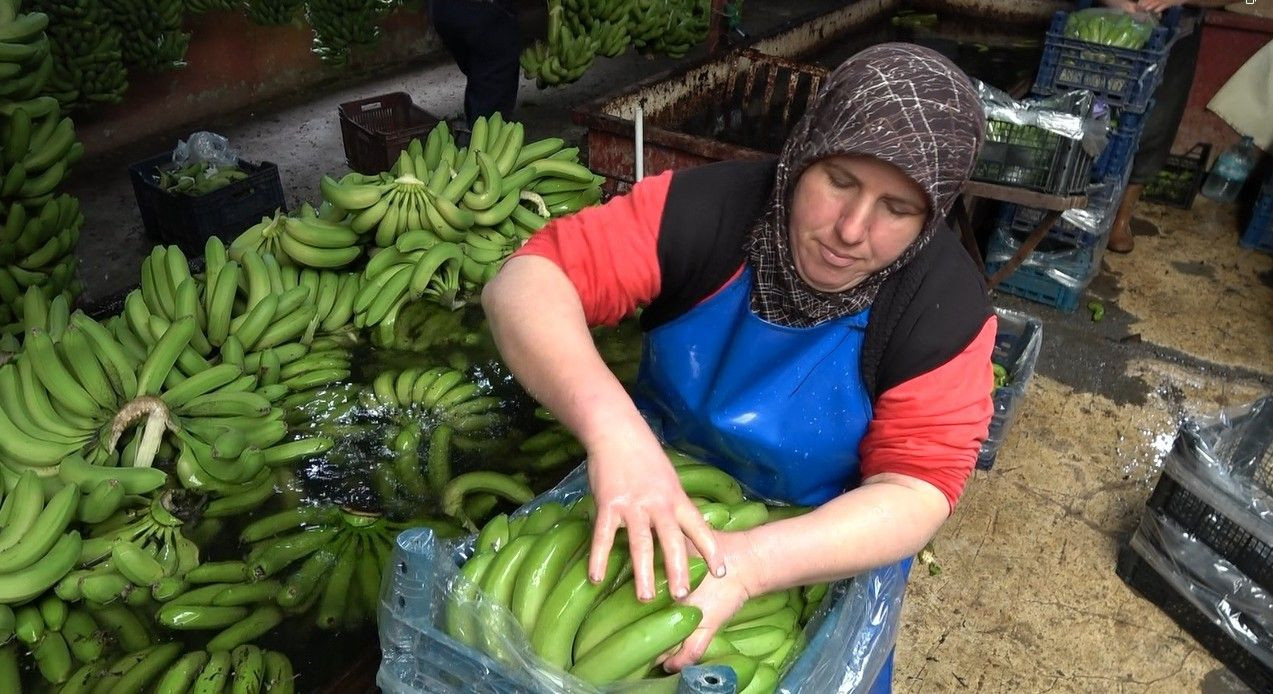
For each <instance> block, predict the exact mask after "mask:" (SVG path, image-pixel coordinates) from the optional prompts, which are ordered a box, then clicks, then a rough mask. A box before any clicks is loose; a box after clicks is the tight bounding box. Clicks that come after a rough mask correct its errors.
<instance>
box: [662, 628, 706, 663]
mask: <svg viewBox="0 0 1273 694" xmlns="http://www.w3.org/2000/svg"><path fill="white" fill-rule="evenodd" d="M718 628H719V625H716V624H713V625H711V626H702V625H699V627H698V628H697V629H695V630H694V633H692V634H690V635H689V637H688V638H686V639H685V642H684V643H682V644H681V647H680V648H678V649H676V651H674V652H673V653H672V654H671V655H669V656H667V658H666V659H664V660H663V669H664V670H667V671H668V672H680V671H681V670H682V669H683V668H686V667H689V666H690V665H693V664H694V663H697V662H698V661H699V660H702V658H703V653H705V652H707V644H709V643H711V640H712V637H713V636H715V635H716V631H717V629H718Z"/></svg>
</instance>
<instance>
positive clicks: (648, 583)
mask: <svg viewBox="0 0 1273 694" xmlns="http://www.w3.org/2000/svg"><path fill="white" fill-rule="evenodd" d="M623 525H624V527H626V528H627V529H628V551H629V552H631V554H632V575H633V577H634V580H635V583H636V594H637V599H638V600H640V601H641V602H649V601H650V600H653V599H654V535H653V533H651V532H650V518H649V516H647V515H645V512H644V511H643V510H640V509H629V510H628V511H627V513H626V514H625V515H624V518H623Z"/></svg>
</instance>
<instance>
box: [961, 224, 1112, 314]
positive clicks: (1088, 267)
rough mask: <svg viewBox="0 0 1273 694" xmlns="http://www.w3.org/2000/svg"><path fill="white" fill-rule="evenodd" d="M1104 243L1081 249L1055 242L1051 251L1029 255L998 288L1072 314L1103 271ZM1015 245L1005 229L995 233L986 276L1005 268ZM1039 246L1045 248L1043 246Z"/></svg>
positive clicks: (987, 262)
mask: <svg viewBox="0 0 1273 694" xmlns="http://www.w3.org/2000/svg"><path fill="white" fill-rule="evenodd" d="M1103 240H1104V237H1102V238H1101V239H1099V240H1098V242H1097V243H1095V244H1092V245H1091V246H1080V247H1068V246H1065V245H1064V244H1060V243H1058V242H1053V244H1049V245H1051V246H1052V247H1051V248H1048V249H1046V250H1036V251H1034V252H1033V253H1031V254H1030V255H1028V256H1026V260H1025V262H1023V263H1022V264H1021V265H1020V266H1019V267H1018V268H1017V269H1016V271H1015V272H1013V273H1012V274H1011V275H1009V276H1008V277H1006V278H1004V280H1003V281H1002V282H1000V283H999V285H998V286H997V287H995V289H996V291H1001V292H1004V293H1007V294H1012V295H1014V296H1019V297H1022V298H1024V299H1029V300H1031V301H1035V302H1038V303H1040V304H1045V305H1047V306H1052V307H1054V308H1057V309H1060V310H1062V311H1067V312H1072V311H1074V309H1076V308H1078V305H1079V297H1080V296H1082V295H1083V290H1084V289H1086V288H1087V285H1088V284H1089V283H1091V281H1092V278H1093V277H1095V276H1096V273H1097V272H1099V271H1100V259H1101V257H1102V256H1103V255H1104V253H1105V244H1104V243H1103ZM1016 243H1017V242H1016V241H1015V240H1013V239H1012V237H1011V236H1010V235H1009V234H1007V233H1005V232H1004V231H1003V230H1000V231H997V232H995V234H994V235H993V236H992V237H991V240H990V247H989V249H988V252H987V254H986V255H987V261H986V274H988V275H993V274H994V273H996V272H998V270H999V268H1001V267H1003V264H1004V263H1005V262H1006V261H1007V259H1008V258H1010V257H1012V255H1013V254H1014V253H1015V252H1016V249H1017V245H1016ZM1046 243H1047V241H1046V240H1045V244H1046ZM1040 247H1044V246H1043V244H1040Z"/></svg>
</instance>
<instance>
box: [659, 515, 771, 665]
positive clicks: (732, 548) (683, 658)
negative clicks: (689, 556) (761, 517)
mask: <svg viewBox="0 0 1273 694" xmlns="http://www.w3.org/2000/svg"><path fill="white" fill-rule="evenodd" d="M715 535H716V540H717V545H718V546H719V547H720V548H721V551H722V553H723V554H724V557H725V561H726V562H727V563H728V564H729V567H730V572H729V574H728V575H726V576H725V577H724V578H717V577H715V576H711V575H709V576H707V577H706V578H704V579H703V582H702V583H700V584H699V586H698V588H697V589H696V590H695V591H694V592H693V593H691V594H690V596H689V597H688V598H686V599H685V600H684V601H683V603H682V604H685V605H693V606H694V607H697V608H698V609H700V610H702V611H703V621H701V622H699V624H698V628H696V629H695V630H694V633H692V634H690V635H689V638H687V639H685V642H684V643H683V644H681V647H680V648H679V649H677V650H676V651H675V652H673V653H672V654H671V655H670V656H668V658H667V659H666V660H664V661H663V667H664V669H666V670H668V671H669V672H679V671H680V670H681V669H682V668H685V667H687V666H690V665H693V664H694V663H697V662H698V661H699V660H700V659H701V658H702V657H703V652H704V651H706V650H707V644H708V643H710V642H711V640H712V637H714V636H716V632H717V631H719V630H720V628H721V627H722V626H724V625H725V624H726V623H727V622H729V620H730V618H732V617H733V616H734V614H735V613H736V612H738V610H739V608H741V607H742V606H743V603H745V602H747V601H748V600H749V599H751V598H753V597H755V596H756V595H757V594H758V593H759V590H758V589H757V588H756V586H755V582H754V580H752V579H756V578H758V576H757V574H756V572H757V571H763V570H764V569H763V568H762V567H760V566H759V565H758V562H757V561H756V558H755V556H754V554H753V553H752V551H751V541H750V540H749V539H748V536H747V532H746V531H744V532H733V533H729V532H721V533H715Z"/></svg>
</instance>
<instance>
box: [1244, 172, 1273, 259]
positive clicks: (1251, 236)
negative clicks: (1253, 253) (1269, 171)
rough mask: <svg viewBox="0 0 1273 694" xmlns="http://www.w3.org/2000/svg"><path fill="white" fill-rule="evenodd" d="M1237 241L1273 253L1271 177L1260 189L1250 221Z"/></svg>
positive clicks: (1272, 192) (1272, 189)
mask: <svg viewBox="0 0 1273 694" xmlns="http://www.w3.org/2000/svg"><path fill="white" fill-rule="evenodd" d="M1239 243H1240V244H1241V245H1242V247H1243V248H1253V249H1255V250H1257V251H1264V252H1265V253H1273V177H1271V178H1269V180H1268V182H1266V183H1265V184H1264V188H1262V189H1261V190H1260V197H1259V198H1258V199H1257V200H1256V201H1255V209H1254V210H1252V211H1251V221H1250V222H1249V223H1248V224H1247V225H1246V231H1245V232H1243V233H1242V240H1241V241H1239Z"/></svg>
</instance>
